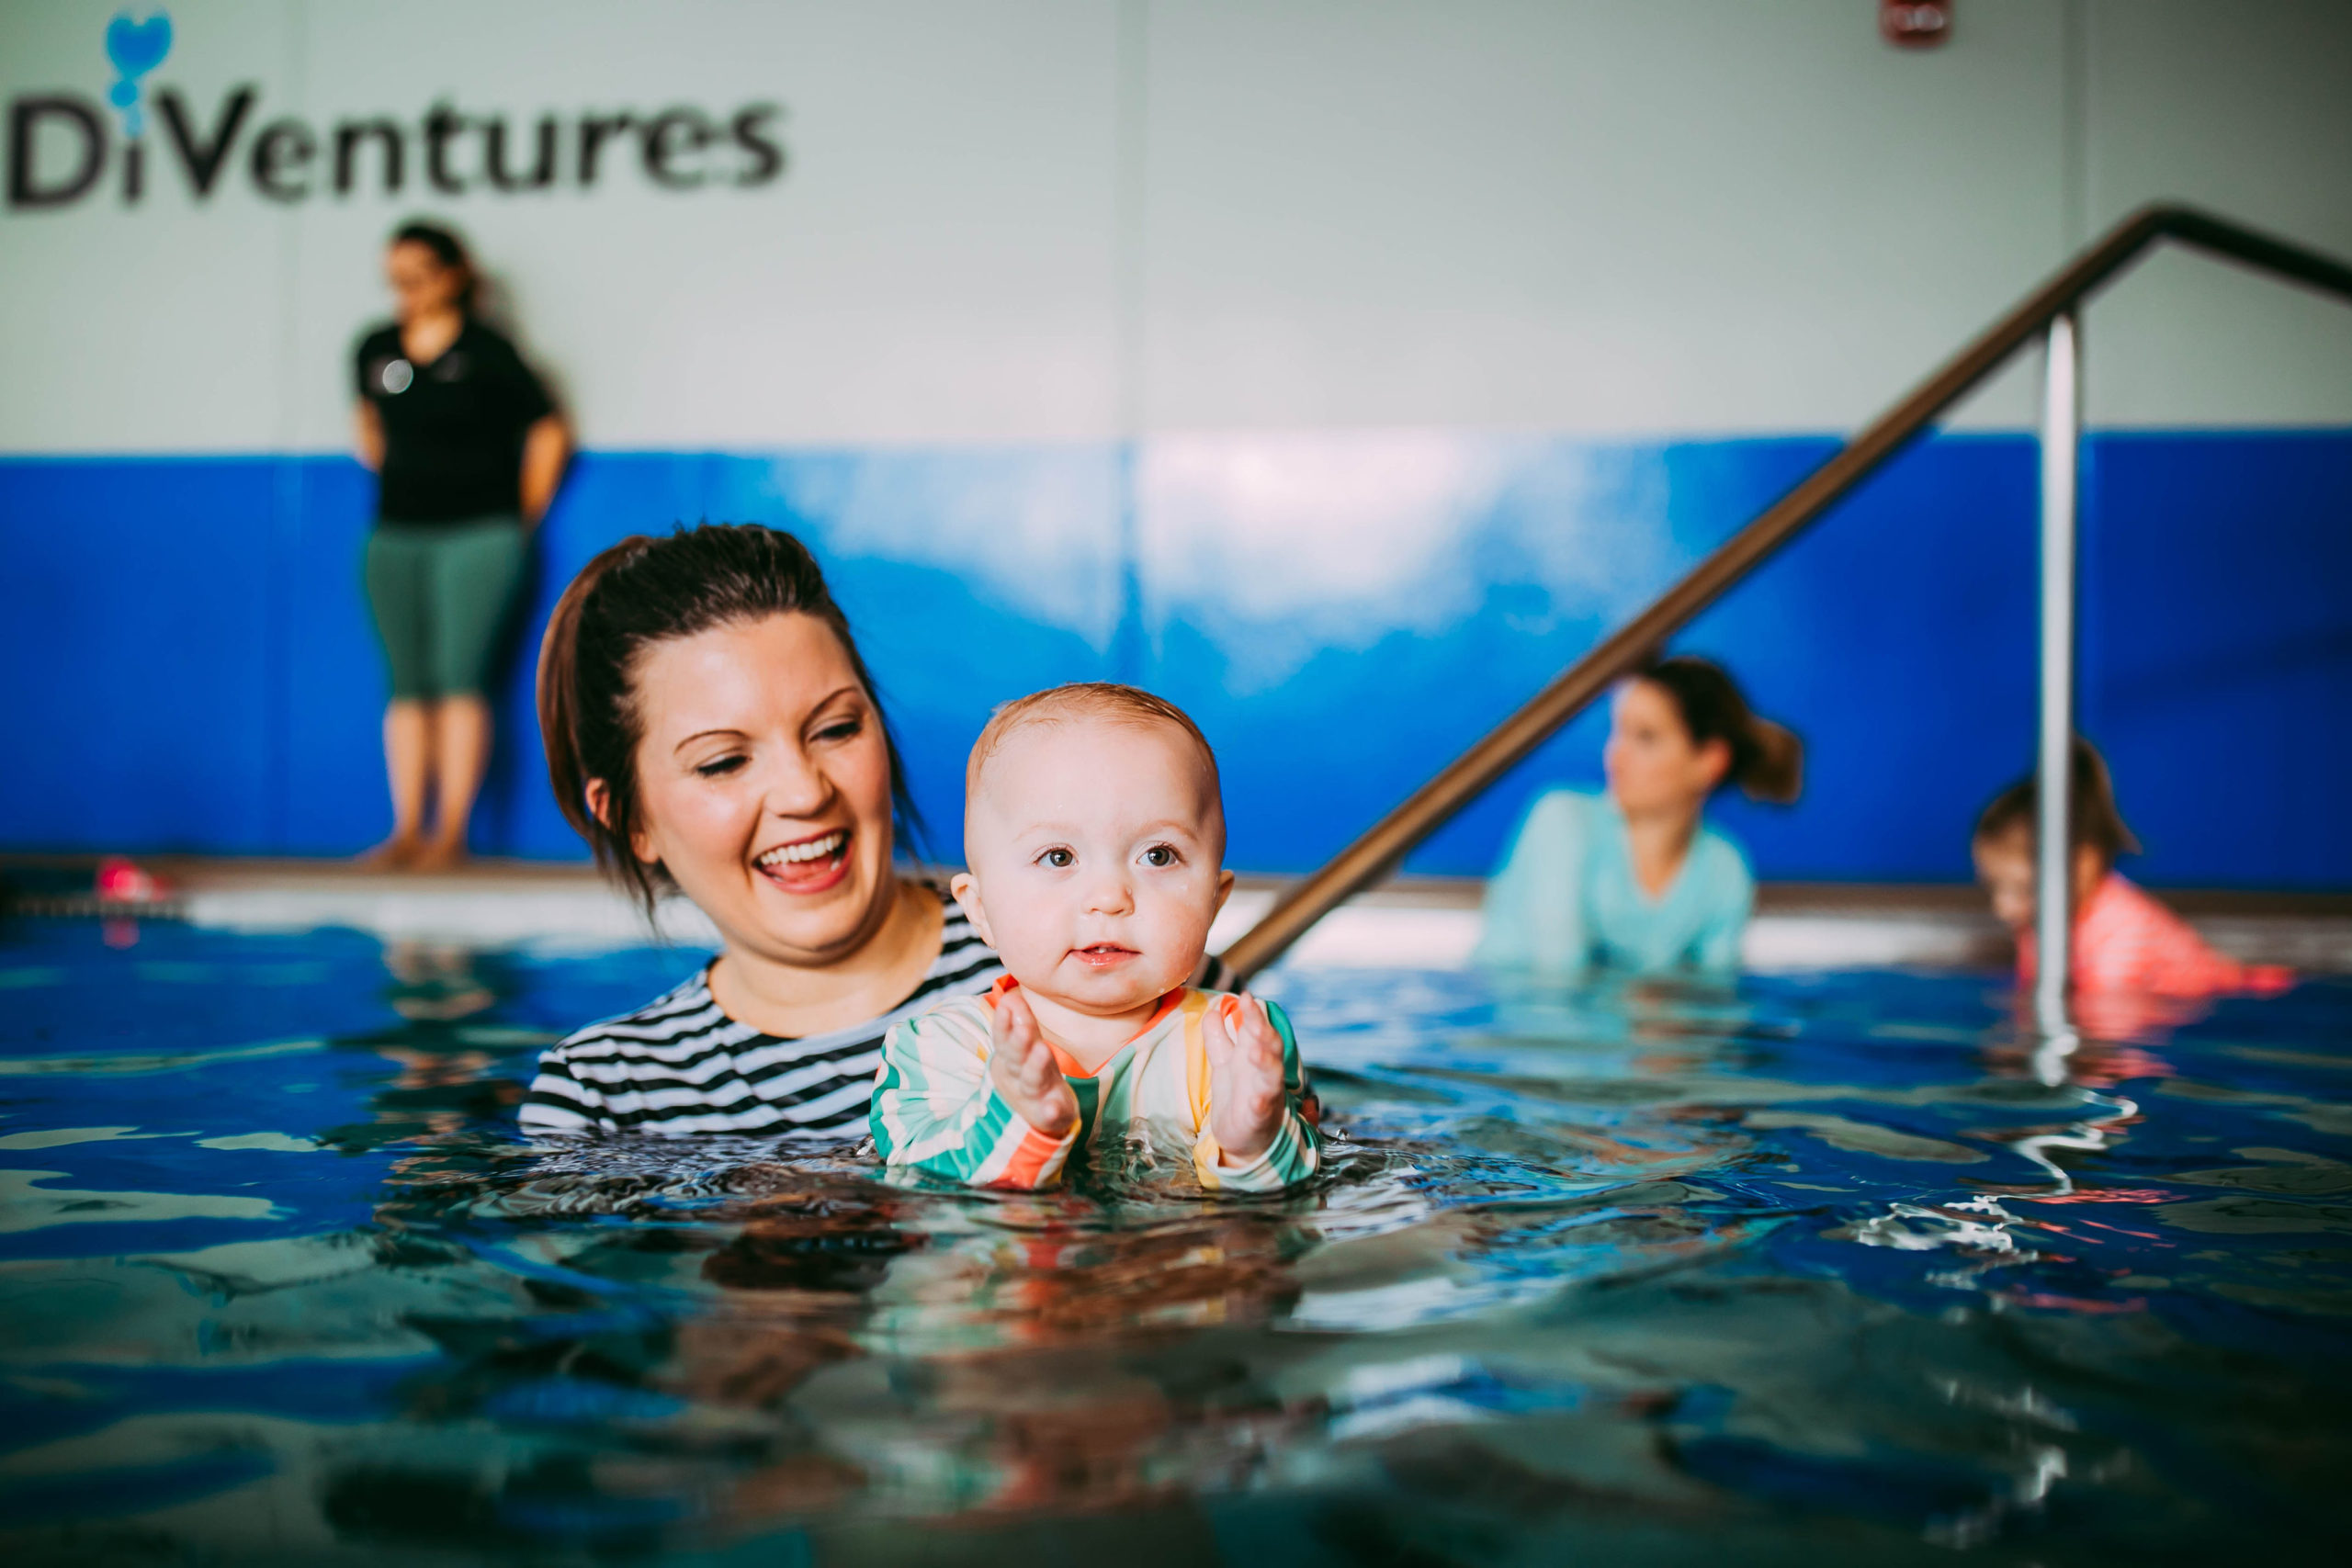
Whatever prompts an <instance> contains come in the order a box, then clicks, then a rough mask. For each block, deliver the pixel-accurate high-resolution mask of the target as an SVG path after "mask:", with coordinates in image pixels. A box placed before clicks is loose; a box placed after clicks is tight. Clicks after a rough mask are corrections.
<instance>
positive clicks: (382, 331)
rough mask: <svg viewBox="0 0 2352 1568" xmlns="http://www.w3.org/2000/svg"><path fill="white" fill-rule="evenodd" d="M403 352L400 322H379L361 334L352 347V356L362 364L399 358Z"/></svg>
mask: <svg viewBox="0 0 2352 1568" xmlns="http://www.w3.org/2000/svg"><path fill="white" fill-rule="evenodd" d="M400 352H401V327H400V323H399V322H398V321H379V322H377V323H376V324H375V325H374V326H372V327H369V328H368V330H367V331H366V332H364V333H360V334H359V339H358V341H357V342H356V343H355V344H353V345H352V349H351V355H352V357H353V358H354V359H356V360H358V361H360V362H361V363H362V364H365V363H366V362H368V361H369V360H372V359H380V358H387V357H394V356H397V355H399V354H400Z"/></svg>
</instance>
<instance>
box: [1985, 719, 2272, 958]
mask: <svg viewBox="0 0 2352 1568" xmlns="http://www.w3.org/2000/svg"><path fill="white" fill-rule="evenodd" d="M2074 775H2075V776H2074V791H2073V794H2074V821H2073V831H2072V832H2071V833H2070V834H2069V835H2068V837H2069V838H2070V839H2071V840H2073V847H2074V876H2075V886H2074V895H2075V897H2074V903H2075V940H2074V953H2073V961H2072V968H2073V972H2074V984H2075V990H2076V991H2078V992H2116V991H2136V992H2142V993H2145V994H2148V995H2152V996H2160V997H2175V998H2195V997H2211V996H2219V995H2223V994H2227V993H2231V992H2254V993H2256V994H2263V995H2267V994H2269V993H2272V992H2276V991H2282V990H2285V989H2286V988H2287V987H2289V986H2290V985H2292V984H2293V983H2294V978H2295V977H2294V973H2293V971H2291V970H2289V969H2283V968H2280V967H2278V965H2276V964H2241V963H2239V962H2238V961H2237V960H2236V959H2234V958H2231V957H2228V956H2226V955H2225V954H2222V953H2216V952H2215V951H2214V950H2213V949H2212V947H2211V946H2210V945H2209V944H2208V943H2207V942H2206V941H2205V939H2204V938H2203V937H2201V936H2199V935H2198V934H2197V932H2196V931H2195V930H2194V929H2193V928H2192V927H2191V926H2190V925H2189V923H2188V921H2187V920H2184V919H2181V918H2180V917H2179V916H2178V915H2176V914H2174V913H2173V912H2172V911H2171V910H2170V909H2167V908H2165V907H2164V906H2163V905H2162V904H2160V903H2158V902H2156V900H2155V899H2154V898H2152V897H2149V896H2148V895H2147V894H2145V893H2143V892H2142V891H2141V890H2140V889H2139V888H2138V887H2135V886H2132V885H2131V883H2130V882H2129V881H2127V880H2126V879H2125V878H2124V877H2123V876H2122V875H2121V874H2119V873H2118V872H2117V871H2116V869H2115V862H2116V858H2117V857H2118V856H2120V855H2124V854H2130V853H2133V852H2137V851H2138V849H2139V847H2140V846H2139V844H2138V843H2137V842H2136V841H2135V840H2133V839H2132V837H2131V829H2128V828H2126V827H2125V826H2124V825H2123V818H2122V817H2121V816H2120V814H2118V812H2117V811H2116V808H2115V792H2114V786H2113V784H2111V783H2110V781H2109V778H2108V773H2107V763H2106V762H2105V761H2102V760H2101V759H2100V757H2099V754H2098V751H2096V750H2093V749H2092V748H2091V746H2090V744H2089V743H2088V742H2087V741H2084V740H2076V741H2075V755H2074ZM2035 801H2036V794H2035V789H2034V781H2033V779H2032V777H2031V776H2030V775H2029V776H2027V777H2025V778H2023V779H2020V780H2018V782H2017V783H2016V784H2011V785H2010V786H2009V787H2008V788H2007V789H2005V790H2003V791H2002V792H2001V793H2000V794H1999V795H1996V796H1995V797H1994V798H1993V803H1992V804H1991V805H1990V806H1988V807H1985V814H1984V816H1982V817H1980V818H1977V820H1976V835H1975V838H1974V840H1973V842H1972V843H1971V845H1970V848H1971V849H1972V850H1973V852H1974V855H1975V859H1976V878H1977V880H1978V881H1979V882H1982V883H1983V884H1984V885H1985V890H1986V891H1987V892H1989V893H1990V894H1991V895H1992V897H1993V912H1994V914H1996V915H1997V916H1999V917H2000V919H2001V921H2002V923H2003V924H2005V925H2007V927H2008V928H2009V930H2010V931H2013V932H2015V933H2016V935H2017V942H2018V987H2020V988H2021V989H2022V988H2023V987H2030V986H2031V985H2032V984H2033V977H2034V934H2033V933H2034V927H2033V922H2034V813H2035V809H2036V807H2035Z"/></svg>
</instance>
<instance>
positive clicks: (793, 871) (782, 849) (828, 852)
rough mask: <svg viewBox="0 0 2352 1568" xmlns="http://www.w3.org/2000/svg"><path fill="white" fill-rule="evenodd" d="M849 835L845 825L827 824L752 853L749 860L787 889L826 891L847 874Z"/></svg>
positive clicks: (790, 890) (779, 885)
mask: <svg viewBox="0 0 2352 1568" xmlns="http://www.w3.org/2000/svg"><path fill="white" fill-rule="evenodd" d="M851 837H852V833H851V830H850V829H847V828H828V829H825V830H824V831H822V832H820V833H812V834H809V836H807V837H805V838H800V839H795V840H791V841H790V842H787V843H782V844H777V845H775V847H774V848H772V849H769V850H767V851H765V852H762V853H761V854H760V855H758V856H757V857H755V858H754V859H753V860H752V866H753V867H754V868H755V869H756V870H757V871H758V872H759V874H761V875H762V876H764V877H766V878H767V879H768V881H769V882H771V883H773V884H774V885H775V886H777V887H780V888H782V889H783V890H784V891H785V892H786V893H797V894H810V893H824V892H828V891H830V890H831V889H832V888H833V887H835V886H838V885H839V884H840V882H841V880H842V877H843V876H845V875H847V874H849V846H850V840H851Z"/></svg>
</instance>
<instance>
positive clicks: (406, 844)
mask: <svg viewBox="0 0 2352 1568" xmlns="http://www.w3.org/2000/svg"><path fill="white" fill-rule="evenodd" d="M423 851H424V845H423V844H421V843H419V842H417V841H416V840H415V839H414V838H413V837H410V836H409V835H406V834H402V833H395V834H393V835H392V836H391V837H390V838H389V839H386V840H384V841H383V842H382V843H380V844H378V845H377V846H376V847H375V848H374V849H372V850H369V851H368V852H367V853H366V854H364V855H361V856H360V857H359V867H360V869H361V870H362V871H406V870H408V869H409V868H410V867H411V866H413V865H414V864H415V863H416V857H417V856H418V854H420V853H421V852H423Z"/></svg>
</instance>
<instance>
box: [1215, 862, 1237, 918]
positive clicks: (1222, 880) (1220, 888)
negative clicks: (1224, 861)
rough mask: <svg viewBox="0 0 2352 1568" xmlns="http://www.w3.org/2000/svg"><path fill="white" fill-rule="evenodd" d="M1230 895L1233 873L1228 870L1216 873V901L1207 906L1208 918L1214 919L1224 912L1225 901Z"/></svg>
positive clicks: (1231, 892)
mask: <svg viewBox="0 0 2352 1568" xmlns="http://www.w3.org/2000/svg"><path fill="white" fill-rule="evenodd" d="M1230 897H1233V873H1231V872H1229V871H1220V872H1218V873H1217V874H1216V903H1215V904H1214V905H1212V906H1211V907H1210V908H1209V919H1216V918H1217V917H1218V916H1219V915H1221V914H1223V913H1225V901H1226V900H1227V898H1230Z"/></svg>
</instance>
